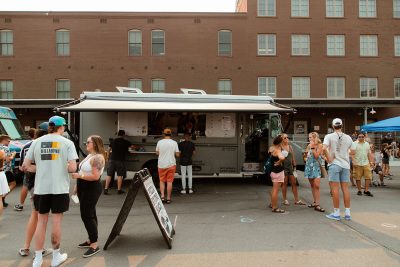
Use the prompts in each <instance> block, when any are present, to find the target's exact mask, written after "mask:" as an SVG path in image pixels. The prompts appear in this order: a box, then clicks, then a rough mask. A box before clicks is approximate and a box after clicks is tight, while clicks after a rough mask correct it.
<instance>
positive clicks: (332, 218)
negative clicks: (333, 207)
mask: <svg viewBox="0 0 400 267" xmlns="http://www.w3.org/2000/svg"><path fill="white" fill-rule="evenodd" d="M325 216H326V218H328V219H331V220H335V221H340V215H338V216H336V215H335V214H334V213H331V214H328V215H325Z"/></svg>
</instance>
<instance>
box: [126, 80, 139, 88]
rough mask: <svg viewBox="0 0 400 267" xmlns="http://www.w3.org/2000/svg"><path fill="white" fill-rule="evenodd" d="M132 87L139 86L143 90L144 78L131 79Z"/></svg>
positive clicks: (130, 85)
mask: <svg viewBox="0 0 400 267" xmlns="http://www.w3.org/2000/svg"><path fill="white" fill-rule="evenodd" d="M128 86H129V87H130V88H137V89H140V90H142V79H129V85H128Z"/></svg>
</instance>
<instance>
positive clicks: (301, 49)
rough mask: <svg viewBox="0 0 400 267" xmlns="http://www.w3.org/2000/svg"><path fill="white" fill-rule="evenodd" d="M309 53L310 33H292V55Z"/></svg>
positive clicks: (307, 54)
mask: <svg viewBox="0 0 400 267" xmlns="http://www.w3.org/2000/svg"><path fill="white" fill-rule="evenodd" d="M309 55H310V35H292V56H309Z"/></svg>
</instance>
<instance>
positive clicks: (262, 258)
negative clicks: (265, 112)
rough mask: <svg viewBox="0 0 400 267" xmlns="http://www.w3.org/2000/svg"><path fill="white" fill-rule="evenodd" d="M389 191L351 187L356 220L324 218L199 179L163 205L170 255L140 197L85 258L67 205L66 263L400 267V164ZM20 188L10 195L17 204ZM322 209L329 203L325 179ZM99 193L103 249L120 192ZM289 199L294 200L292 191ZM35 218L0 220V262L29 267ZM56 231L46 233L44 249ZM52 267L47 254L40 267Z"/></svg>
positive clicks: (256, 189) (261, 191)
mask: <svg viewBox="0 0 400 267" xmlns="http://www.w3.org/2000/svg"><path fill="white" fill-rule="evenodd" d="M392 173H393V174H395V175H394V176H393V180H390V181H389V180H387V184H388V186H387V187H382V188H381V187H376V188H372V190H371V191H372V192H373V193H374V195H375V196H374V197H373V198H370V197H366V196H357V195H356V190H355V189H354V188H352V216H353V220H352V221H350V222H347V221H341V222H334V221H330V220H328V219H326V218H325V214H323V213H319V212H315V211H314V210H312V209H309V208H307V207H304V206H294V205H291V206H289V207H287V211H288V212H287V213H286V214H273V213H271V211H270V210H269V209H267V205H268V203H269V201H268V200H267V196H268V191H269V190H270V189H271V187H267V186H265V185H262V184H260V183H258V182H257V181H255V180H252V179H248V180H238V179H233V180H232V179H205V180H204V179H203V180H195V185H196V193H195V194H193V195H178V194H175V196H174V198H173V203H172V204H171V205H167V206H166V208H167V211H168V213H169V216H170V218H171V220H172V221H175V220H176V235H175V236H174V240H173V243H172V245H173V247H172V249H171V250H169V249H168V248H167V246H166V244H165V242H164V240H163V238H162V235H161V233H160V230H159V229H158V226H157V224H156V222H155V220H154V218H153V216H152V213H151V210H150V208H149V206H148V204H147V202H146V200H145V198H144V197H143V194H142V192H139V196H138V198H137V199H136V201H135V203H134V206H133V210H132V211H131V213H130V216H129V217H128V219H127V221H126V223H125V225H124V228H123V229H122V232H121V235H120V236H119V237H117V238H116V240H115V241H114V242H113V243H112V244H111V245H110V247H109V248H108V250H107V251H101V252H100V253H99V254H97V255H96V256H95V257H93V258H89V259H84V258H82V254H83V252H84V250H81V249H79V248H77V247H76V245H77V244H78V243H80V242H82V241H84V240H85V238H86V233H85V230H84V227H83V224H82V222H81V220H80V215H79V208H78V206H77V205H74V204H72V203H71V209H70V211H69V212H68V213H66V215H65V218H64V222H63V237H62V240H63V241H62V250H63V251H66V252H68V253H69V257H70V258H69V259H68V261H67V263H66V264H64V265H65V266H89V267H90V266H95V267H101V266H113V267H116V266H168V267H171V266H191V267H193V266H322V265H324V266H337V265H341V266H400V208H399V203H400V167H393V168H392ZM299 182H300V194H301V197H302V199H303V200H305V201H307V202H311V193H310V190H309V185H308V181H306V180H304V179H302V178H301V177H300V179H299ZM19 191H20V187H19V188H17V189H16V190H15V191H14V192H12V194H11V195H10V196H9V197H8V198H7V201H8V202H10V204H11V203H12V204H14V203H16V202H17V199H18V195H19ZM321 191H322V201H321V204H322V206H323V207H324V208H326V209H327V211H330V208H331V198H330V195H329V189H328V184H327V181H326V179H323V182H322V189H321ZM111 192H112V195H110V196H104V195H103V196H102V197H101V198H100V201H99V204H98V210H97V211H98V217H99V230H100V243H102V244H104V242H105V240H106V239H107V237H108V235H109V233H110V231H111V227H112V225H113V224H114V222H115V218H116V215H117V214H118V212H119V208H120V206H121V204H122V202H123V198H124V197H123V196H120V195H116V194H115V193H116V192H115V191H111ZM289 200H290V201H291V202H293V197H292V196H291V194H290V193H289ZM29 213H30V208H29V205H28V206H27V207H26V209H25V210H24V211H23V212H15V211H13V210H12V208H11V207H9V208H7V209H6V210H5V212H4V214H3V218H2V219H0V220H1V221H0V266H2V267H8V266H18V267H19V266H21V267H22V266H30V265H31V264H32V259H31V258H30V257H28V258H21V257H20V256H19V255H18V254H17V250H18V248H19V247H20V246H21V245H22V244H23V240H24V229H25V224H26V222H27V219H28V216H29ZM49 237H50V235H48V236H47V241H46V244H50V242H49ZM49 265H50V258H47V259H46V260H45V262H44V264H43V266H49Z"/></svg>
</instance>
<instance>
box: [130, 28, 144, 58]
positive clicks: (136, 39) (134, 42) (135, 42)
mask: <svg viewBox="0 0 400 267" xmlns="http://www.w3.org/2000/svg"><path fill="white" fill-rule="evenodd" d="M136 34H139V35H138V36H135V35H136ZM142 46H143V36H142V31H141V30H137V29H133V30H130V31H128V55H129V56H136V57H137V56H141V55H142ZM131 47H132V51H131ZM135 48H140V52H139V53H135V51H134V49H135Z"/></svg>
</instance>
